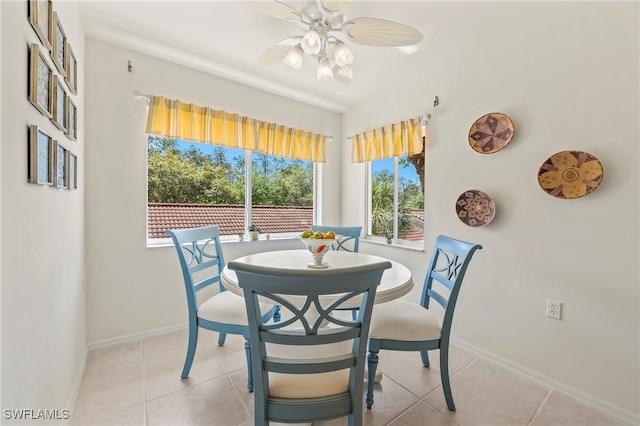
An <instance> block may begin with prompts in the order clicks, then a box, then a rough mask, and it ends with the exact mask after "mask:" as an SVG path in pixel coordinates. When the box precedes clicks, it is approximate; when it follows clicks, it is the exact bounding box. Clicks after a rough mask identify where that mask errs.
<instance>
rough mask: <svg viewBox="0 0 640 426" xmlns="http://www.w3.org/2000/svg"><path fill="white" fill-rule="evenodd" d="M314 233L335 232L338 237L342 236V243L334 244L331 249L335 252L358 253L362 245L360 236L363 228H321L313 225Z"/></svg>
mask: <svg viewBox="0 0 640 426" xmlns="http://www.w3.org/2000/svg"><path fill="white" fill-rule="evenodd" d="M311 230H312V231H314V232H315V231H320V232H329V231H333V232H335V233H336V234H337V235H342V236H344V237H346V238H343V239H342V240H341V241H338V242H336V243H333V244H332V245H331V248H332V249H333V250H345V251H351V252H354V253H357V252H358V246H359V244H360V234H361V233H362V226H321V225H311Z"/></svg>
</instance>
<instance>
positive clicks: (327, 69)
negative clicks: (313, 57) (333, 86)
mask: <svg viewBox="0 0 640 426" xmlns="http://www.w3.org/2000/svg"><path fill="white" fill-rule="evenodd" d="M317 75H318V80H328V79H330V78H333V69H332V68H331V64H330V63H329V58H327V57H324V58H322V60H321V61H320V63H319V64H318V74H317Z"/></svg>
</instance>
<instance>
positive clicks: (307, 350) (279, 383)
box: [267, 341, 352, 398]
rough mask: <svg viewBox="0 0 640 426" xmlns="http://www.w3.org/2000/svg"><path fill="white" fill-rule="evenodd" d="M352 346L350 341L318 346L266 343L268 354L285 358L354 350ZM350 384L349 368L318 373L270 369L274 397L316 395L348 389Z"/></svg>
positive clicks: (327, 354)
mask: <svg viewBox="0 0 640 426" xmlns="http://www.w3.org/2000/svg"><path fill="white" fill-rule="evenodd" d="M351 348H352V344H351V341H349V342H341V343H335V344H331V345H318V346H316V345H314V346H284V345H273V344H267V354H268V355H269V356H276V357H282V358H298V359H299V358H322V357H328V356H332V355H340V354H344V353H348V352H351ZM348 388H349V370H348V369H345V370H339V371H332V372H329V373H316V374H282V373H269V392H270V396H272V397H275V398H315V397H320V396H327V395H335V394H338V393H342V392H346V391H347V390H348Z"/></svg>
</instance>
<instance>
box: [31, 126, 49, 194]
mask: <svg viewBox="0 0 640 426" xmlns="http://www.w3.org/2000/svg"><path fill="white" fill-rule="evenodd" d="M55 145H56V141H54V140H53V139H52V138H51V136H49V135H48V134H46V133H45V132H43V131H42V130H40V129H39V128H38V126H35V125H30V126H29V142H28V152H29V155H28V158H29V164H28V172H27V173H28V176H27V181H28V182H29V183H36V184H42V185H52V184H53V168H54V164H53V157H54V155H55V151H54V148H55Z"/></svg>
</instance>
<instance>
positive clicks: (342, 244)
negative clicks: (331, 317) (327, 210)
mask: <svg viewBox="0 0 640 426" xmlns="http://www.w3.org/2000/svg"><path fill="white" fill-rule="evenodd" d="M311 230H312V231H313V232H315V231H320V232H329V231H333V232H335V233H336V235H342V236H343V237H346V238H342V239H341V240H340V241H337V242H336V243H334V244H332V245H331V249H332V250H344V251H350V252H353V253H357V252H358V247H359V245H360V233H362V226H320V225H311ZM341 310H342V311H351V318H353V319H354V320H355V319H356V316H358V308H344V309H341Z"/></svg>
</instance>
